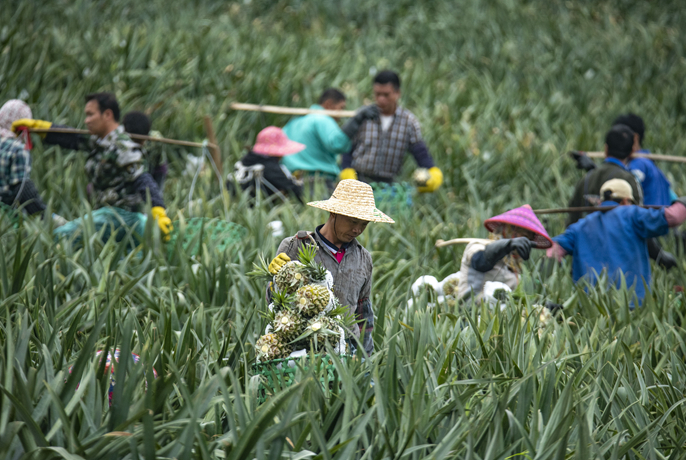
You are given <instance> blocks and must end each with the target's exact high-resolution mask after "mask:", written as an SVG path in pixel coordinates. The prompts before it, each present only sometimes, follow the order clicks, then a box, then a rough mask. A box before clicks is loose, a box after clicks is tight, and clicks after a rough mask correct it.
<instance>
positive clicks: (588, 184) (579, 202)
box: [567, 117, 677, 269]
mask: <svg viewBox="0 0 686 460" xmlns="http://www.w3.org/2000/svg"><path fill="white" fill-rule="evenodd" d="M618 120H622V117H620V118H618ZM616 121H617V120H616ZM630 121H631V122H632V123H634V124H635V125H637V123H635V120H633V119H630ZM638 138H640V136H637V135H636V133H635V132H634V131H633V130H632V129H631V128H630V127H628V126H627V125H624V124H621V123H615V124H614V125H613V126H612V128H611V129H610V131H608V133H607V135H606V136H605V155H606V158H605V161H604V162H603V163H602V165H601V166H599V167H598V168H593V169H591V170H590V171H589V172H588V173H587V174H586V176H585V177H584V178H583V179H581V180H580V181H579V182H578V183H577V185H576V188H575V190H574V196H573V197H572V199H571V201H570V202H569V206H570V207H577V206H592V205H596V204H599V203H600V199H601V198H600V196H599V195H600V187H601V186H602V184H604V183H605V182H607V181H608V180H610V179H614V178H617V179H624V180H625V181H627V182H628V183H629V184H631V189H632V194H633V196H634V197H637V198H636V201H637V203H636V204H643V188H642V187H641V184H640V182H639V181H638V180H637V178H636V176H635V175H634V173H632V172H631V171H629V167H628V166H626V164H627V163H628V162H629V161H635V160H636V159H634V160H632V159H631V154H632V153H633V152H634V151H635V150H636V146H637V139H638ZM638 145H640V144H638ZM583 157H584V158H585V159H586V160H589V161H590V159H589V158H587V157H586V156H585V155H583ZM580 161H581V160H580ZM648 162H649V163H651V164H652V162H650V161H649V160H648ZM591 163H593V162H592V161H591ZM594 165H595V164H594ZM643 166H646V165H645V164H643V165H642V166H641V167H643ZM653 166H654V164H653ZM655 168H656V169H657V167H655ZM657 171H658V172H660V171H659V169H658V170H657ZM653 172H654V171H653ZM660 173H661V172H660ZM666 185H667V187H669V182H667V183H666ZM667 194H669V193H668V192H667ZM589 196H598V198H597V200H598V201H596V202H595V203H592V202H590V201H589V200H588V197H589ZM661 201H662V202H664V199H661ZM666 204H669V201H668V202H667V203H666ZM582 216H583V214H582V213H578V212H575V213H570V214H569V219H568V221H567V225H568V226H569V225H571V224H573V223H574V222H577V221H578V220H579V219H581V217H582ZM648 254H649V256H650V258H651V259H653V260H655V261H657V262H658V263H659V264H660V265H661V266H662V267H664V268H667V269H670V268H673V267H676V264H677V262H676V259H675V258H674V255H672V254H671V253H669V252H667V251H665V250H663V249H662V248H661V247H660V244H659V243H658V241H657V240H655V239H650V240H649V241H648Z"/></svg>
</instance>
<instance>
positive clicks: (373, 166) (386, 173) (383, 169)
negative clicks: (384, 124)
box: [352, 106, 422, 180]
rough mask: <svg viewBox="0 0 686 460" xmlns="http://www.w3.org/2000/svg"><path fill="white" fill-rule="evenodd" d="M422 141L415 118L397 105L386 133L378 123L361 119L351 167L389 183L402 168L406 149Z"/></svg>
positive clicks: (354, 142)
mask: <svg viewBox="0 0 686 460" xmlns="http://www.w3.org/2000/svg"><path fill="white" fill-rule="evenodd" d="M421 141H422V131H421V128H420V126H419V122H418V121H417V118H416V117H415V116H414V115H413V114H412V113H411V112H410V111H409V110H407V109H405V108H403V107H400V106H398V108H397V109H395V115H394V116H393V122H392V123H391V126H390V127H389V128H388V130H387V131H386V132H383V131H382V129H381V122H380V121H373V120H365V121H364V122H363V123H362V126H361V127H360V129H359V131H358V132H357V135H356V136H355V139H354V141H353V144H354V145H353V150H352V157H353V159H352V168H353V169H354V170H355V171H357V172H358V173H361V174H363V175H365V176H370V177H379V178H382V179H387V180H393V179H394V178H395V176H397V175H398V173H399V172H400V169H401V168H402V166H403V160H404V159H405V155H406V154H407V152H408V151H409V150H410V146H411V145H414V144H416V143H418V142H421Z"/></svg>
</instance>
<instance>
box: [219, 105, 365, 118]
mask: <svg viewBox="0 0 686 460" xmlns="http://www.w3.org/2000/svg"><path fill="white" fill-rule="evenodd" d="M230 107H231V109H232V110H245V111H248V112H266V113H278V114H281V115H309V114H311V113H318V114H321V115H328V116H330V117H337V118H351V117H354V116H355V111H354V110H312V109H305V108H301V107H279V106H277V105H259V104H245V103H242V102H232V103H231V105H230Z"/></svg>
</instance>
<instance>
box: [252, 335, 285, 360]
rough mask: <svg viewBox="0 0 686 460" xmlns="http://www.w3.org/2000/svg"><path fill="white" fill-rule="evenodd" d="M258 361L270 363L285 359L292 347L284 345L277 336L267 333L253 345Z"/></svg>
mask: <svg viewBox="0 0 686 460" xmlns="http://www.w3.org/2000/svg"><path fill="white" fill-rule="evenodd" d="M255 349H256V352H257V360H258V361H271V360H272V359H280V358H285V357H287V356H288V355H289V354H291V352H292V351H293V347H291V346H290V345H288V344H287V343H284V342H283V341H282V340H281V339H280V337H279V336H278V335H277V334H274V333H269V334H265V335H263V336H262V337H260V338H259V340H258V341H257V343H255Z"/></svg>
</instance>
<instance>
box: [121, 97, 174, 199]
mask: <svg viewBox="0 0 686 460" xmlns="http://www.w3.org/2000/svg"><path fill="white" fill-rule="evenodd" d="M122 124H123V125H124V130H125V131H126V132H127V133H129V134H141V135H143V136H151V137H158V138H159V137H162V134H161V133H160V132H159V131H154V130H152V131H151V128H152V122H151V121H150V117H149V116H147V115H146V114H145V113H143V112H138V111H135V110H132V111H131V112H128V113H127V114H126V115H124V119H123V121H122ZM140 144H141V146H143V147H144V151H145V156H146V163H147V169H148V172H149V173H150V175H151V176H152V178H153V179H154V180H155V182H156V183H157V187H158V188H159V189H160V191H163V190H164V180H165V179H166V178H167V172H168V170H169V167H168V166H167V156H166V154H165V151H164V149H163V148H162V146H161V145H160V143H159V142H147V141H141V142H140Z"/></svg>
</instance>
